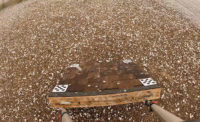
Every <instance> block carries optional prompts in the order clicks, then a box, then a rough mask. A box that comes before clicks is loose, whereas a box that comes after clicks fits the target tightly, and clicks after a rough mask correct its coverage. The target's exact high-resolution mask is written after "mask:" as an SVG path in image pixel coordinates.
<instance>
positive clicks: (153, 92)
mask: <svg viewBox="0 0 200 122" xmlns="http://www.w3.org/2000/svg"><path fill="white" fill-rule="evenodd" d="M151 87H152V86H151ZM144 88H145V87H144ZM104 92H105V91H104ZM111 92H112V91H111ZM114 92H115V94H113V93H111V94H106V93H103V94H102V93H100V94H99V95H98V94H97V95H88V96H85V95H83V96H71V97H51V96H50V97H49V102H50V106H51V107H52V108H78V107H97V106H112V105H120V104H128V103H134V102H143V101H145V100H154V99H159V98H160V93H161V88H158V86H155V88H152V89H146V90H128V92H127V91H126V92H118V93H117V92H116V91H114ZM101 94H102V95H101Z"/></svg>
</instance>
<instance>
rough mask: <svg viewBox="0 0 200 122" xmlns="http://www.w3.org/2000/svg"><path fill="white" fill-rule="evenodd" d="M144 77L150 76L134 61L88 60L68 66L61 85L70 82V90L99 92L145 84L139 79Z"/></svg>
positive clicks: (68, 89)
mask: <svg viewBox="0 0 200 122" xmlns="http://www.w3.org/2000/svg"><path fill="white" fill-rule="evenodd" d="M142 78H143V79H144V78H149V76H148V75H147V73H145V72H143V71H142V69H141V68H140V67H138V66H137V65H136V64H134V63H132V62H129V63H124V62H123V61H121V62H117V63H110V62H102V63H92V62H90V63H88V62H86V63H84V64H83V63H82V64H81V65H80V66H79V64H73V65H71V66H70V67H69V68H67V69H66V71H64V74H63V78H62V79H61V80H60V81H59V85H65V84H68V85H69V87H68V88H67V91H68V92H98V91H103V90H114V89H131V88H135V87H138V86H143V85H142V83H141V82H140V81H139V79H142Z"/></svg>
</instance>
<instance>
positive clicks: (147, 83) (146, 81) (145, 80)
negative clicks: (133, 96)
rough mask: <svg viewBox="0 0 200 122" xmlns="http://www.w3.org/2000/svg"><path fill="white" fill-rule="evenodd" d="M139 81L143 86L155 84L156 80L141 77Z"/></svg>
mask: <svg viewBox="0 0 200 122" xmlns="http://www.w3.org/2000/svg"><path fill="white" fill-rule="evenodd" d="M139 80H140V82H141V83H142V84H143V85H144V86H151V85H156V84H157V83H156V81H155V80H153V79H152V78H143V79H139Z"/></svg>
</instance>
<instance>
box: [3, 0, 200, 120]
mask: <svg viewBox="0 0 200 122" xmlns="http://www.w3.org/2000/svg"><path fill="white" fill-rule="evenodd" d="M163 3H164V2H163V1H162V0H113V1H112V0H107V1H103V0H94V1H90V2H89V1H87V0H82V1H75V0H73V1H66V0H57V1H55V0H32V1H27V2H24V3H21V4H19V5H16V6H14V7H12V8H7V9H4V10H3V11H1V12H0V120H5V121H15V122H17V121H39V122H42V121H58V113H59V112H58V111H57V110H53V109H51V108H49V105H48V100H47V98H48V93H49V92H50V91H51V90H52V88H53V87H54V86H55V85H56V83H58V81H59V79H61V78H62V74H63V70H65V69H66V68H67V67H68V66H69V65H71V64H74V63H80V62H85V61H91V62H105V61H108V62H119V61H120V60H123V59H131V60H133V61H134V62H136V63H138V64H142V65H143V66H144V67H145V68H146V70H147V71H148V72H149V73H150V74H151V75H152V77H153V78H154V79H155V80H156V81H157V82H158V83H159V85H160V86H161V87H162V88H163V91H162V97H161V100H160V102H159V105H161V106H163V107H164V108H165V109H167V110H169V111H171V112H172V113H175V114H176V115H178V116H180V117H181V118H183V119H195V118H200V109H199V108H200V94H199V91H200V77H199V74H200V30H199V29H198V28H196V27H195V25H193V24H192V23H191V22H189V20H187V19H184V18H183V17H182V16H181V14H179V13H177V12H176V11H175V10H173V9H171V8H167V7H166V5H164V4H163ZM68 112H69V114H70V115H71V116H72V119H74V120H76V121H109V120H110V121H111V120H112V121H134V120H135V122H140V121H143V122H150V121H152V122H154V121H155V122H156V121H158V118H157V117H156V116H155V115H154V114H153V113H150V112H149V111H148V109H147V108H146V107H145V106H144V105H143V103H135V104H129V105H120V106H114V107H101V108H90V109H88V108H87V109H86V108H85V109H71V110H68Z"/></svg>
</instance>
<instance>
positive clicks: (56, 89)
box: [52, 85, 68, 92]
mask: <svg viewBox="0 0 200 122" xmlns="http://www.w3.org/2000/svg"><path fill="white" fill-rule="evenodd" d="M67 88H68V85H56V86H55V87H54V89H53V91H52V92H66V91H67Z"/></svg>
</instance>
